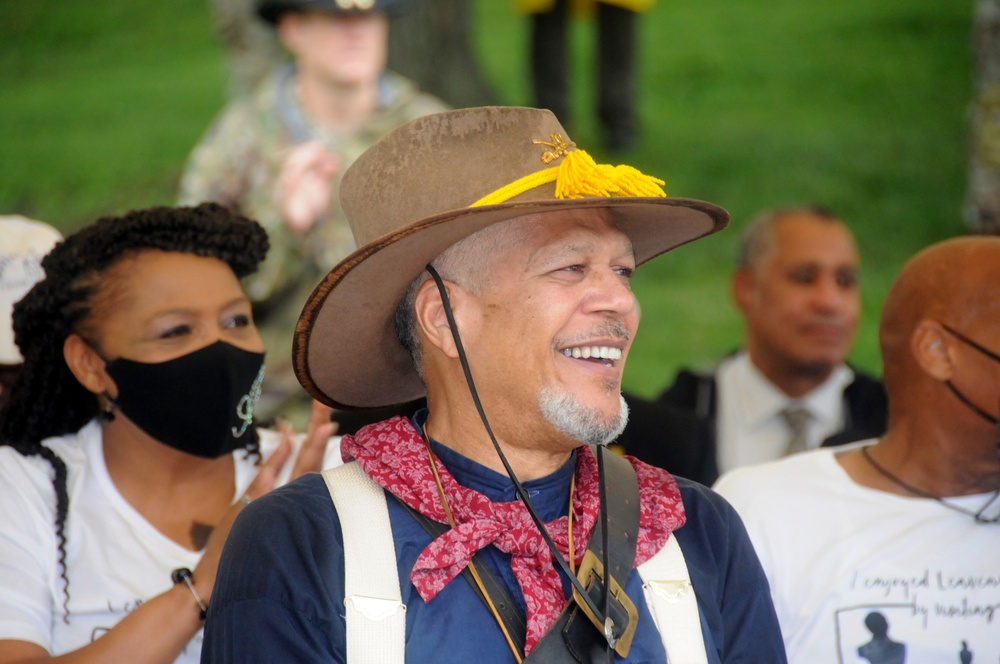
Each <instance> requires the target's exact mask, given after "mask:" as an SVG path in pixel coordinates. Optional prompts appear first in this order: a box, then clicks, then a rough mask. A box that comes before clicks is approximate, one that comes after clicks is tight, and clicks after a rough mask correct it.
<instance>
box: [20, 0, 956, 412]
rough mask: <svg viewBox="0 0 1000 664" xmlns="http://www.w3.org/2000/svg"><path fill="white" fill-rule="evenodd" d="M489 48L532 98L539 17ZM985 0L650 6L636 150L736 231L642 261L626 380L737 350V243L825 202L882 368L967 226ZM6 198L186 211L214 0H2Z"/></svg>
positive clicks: (486, 41)
mask: <svg viewBox="0 0 1000 664" xmlns="http://www.w3.org/2000/svg"><path fill="white" fill-rule="evenodd" d="M473 4H474V9H475V12H474V17H475V19H476V35H475V43H476V47H477V52H478V55H479V57H480V59H481V62H482V64H483V67H484V68H485V70H486V72H487V75H488V78H489V80H490V81H491V82H492V84H493V85H494V87H495V89H496V90H497V93H498V95H499V96H500V98H501V99H502V100H503V102H504V103H510V104H529V103H530V98H529V93H528V86H527V83H526V72H527V64H526V55H527V42H526V36H527V23H526V20H525V19H524V17H522V16H518V15H516V14H514V13H513V11H512V9H511V3H510V2H508V1H507V0H474V3H473ZM971 17H972V2H971V0H949V1H947V2H942V1H941V0H837V1H836V2H834V1H833V0H817V1H816V2H812V3H805V2H802V1H801V0H771V1H770V2H764V1H763V0H702V1H701V2H696V3H673V2H666V0H664V1H662V2H660V3H658V4H657V5H656V7H655V8H654V9H653V10H652V11H651V12H650V13H649V14H647V15H646V16H644V17H643V19H642V26H641V30H642V44H641V48H642V67H641V101H640V116H641V121H642V129H643V133H642V137H641V141H640V143H639V144H638V145H637V147H636V149H635V150H634V151H633V152H632V153H631V154H629V155H627V156H625V157H622V158H621V160H622V161H626V162H627V163H631V164H632V165H634V166H637V167H638V168H640V169H642V170H644V171H646V172H649V173H653V174H656V175H659V176H661V177H664V178H665V179H666V180H667V189H668V193H670V194H671V195H674V196H688V197H693V198H703V199H706V200H710V201H713V202H715V203H718V204H720V205H722V206H723V207H725V208H727V209H728V210H729V211H730V212H731V213H732V215H733V223H732V225H731V228H730V229H729V230H727V231H725V232H723V233H721V234H719V235H717V236H715V237H712V238H709V239H706V240H703V241H701V242H698V243H695V244H693V245H691V246H688V247H684V248H682V249H680V250H678V251H677V252H676V253H674V254H671V255H670V256H668V257H666V258H664V259H660V260H658V261H656V262H654V263H652V264H650V265H648V266H646V267H644V268H642V269H641V270H640V271H639V274H638V276H637V277H636V279H635V290H636V292H637V293H638V295H639V298H640V300H641V302H642V306H643V324H642V327H641V328H640V334H639V337H638V338H637V341H636V347H635V350H634V352H633V356H632V361H631V362H630V365H629V368H628V372H627V375H626V384H627V386H628V387H629V388H631V389H633V390H637V391H639V392H642V393H645V394H652V393H654V392H656V391H658V390H659V389H660V388H661V387H662V386H663V385H664V384H666V383H667V382H668V381H669V379H670V377H671V376H672V374H673V372H674V370H675V369H676V368H677V367H678V366H679V365H682V364H687V365H696V366H698V365H700V366H704V365H707V364H710V363H711V362H712V361H714V360H715V359H716V358H717V357H718V356H719V355H720V354H722V353H724V352H726V351H727V350H730V349H732V348H734V347H735V346H736V345H737V344H738V343H739V339H740V336H741V325H740V320H739V318H738V316H737V314H736V312H735V309H734V307H733V306H732V305H731V303H730V301H729V296H728V278H729V275H730V272H731V266H732V256H733V253H734V247H735V244H736V238H737V234H738V232H739V231H740V229H741V228H742V226H743V225H744V224H745V223H746V221H747V219H748V218H750V217H751V216H753V215H754V214H756V213H757V212H758V211H760V210H762V209H765V208H768V207H773V206H777V205H786V204H792V203H801V202H818V203H823V204H825V205H828V206H830V207H832V208H833V209H834V210H836V211H837V212H838V213H839V214H840V215H841V216H842V217H843V218H844V219H845V220H847V221H848V223H849V224H850V225H851V226H852V227H853V228H854V230H855V232H856V233H857V235H858V238H859V241H860V244H861V249H862V260H863V291H864V317H863V323H862V328H861V331H860V334H859V340H858V344H857V347H856V349H855V352H854V354H853V356H852V359H853V360H854V361H855V362H856V363H858V364H859V365H860V366H862V367H864V368H867V369H870V370H873V371H879V370H880V364H879V358H878V350H877V346H876V342H875V331H876V328H877V318H878V312H879V309H880V304H881V302H882V300H883V298H884V297H885V293H886V292H887V290H888V288H889V285H890V284H891V282H892V279H893V278H894V276H895V274H896V273H897V271H898V269H899V267H900V266H901V265H902V263H903V262H904V261H905V260H906V258H907V257H908V256H910V255H912V254H913V253H914V252H915V251H916V250H918V249H919V248H921V247H923V246H925V245H926V244H928V243H930V242H933V241H936V240H938V239H942V238H944V237H947V236H950V235H954V234H957V233H961V232H963V230H964V229H963V227H962V225H961V223H960V222H959V212H958V211H959V209H960V204H961V198H962V195H963V189H964V186H965V154H966V119H965V113H966V108H967V105H968V102H969V95H970V92H971V73H970V57H969V52H970V44H969V35H970V30H971ZM0 24H2V25H4V37H3V47H2V48H0V86H2V87H0V89H2V90H3V91H4V103H3V104H0V173H2V177H0V210H3V211H8V212H20V213H24V214H28V215H30V216H34V217H37V218H40V219H44V220H47V221H50V222H52V223H55V224H56V225H58V226H60V227H61V228H64V229H67V230H70V229H74V228H77V227H79V226H80V225H82V224H85V223H88V222H89V221H92V220H93V219H94V218H95V217H97V216H99V215H102V214H107V213H117V212H121V211H123V210H126V209H129V208H132V207H138V206H146V205H153V204H162V203H170V202H172V200H173V197H174V193H175V190H176V183H177V178H178V175H179V173H180V169H181V167H182V164H183V161H184V158H185V156H186V154H187V152H188V150H189V149H190V147H191V146H192V145H194V143H195V142H196V141H197V139H198V137H199V136H200V134H201V133H202V132H203V131H204V129H205V127H206V126H207V124H208V123H209V121H210V120H211V118H212V116H213V115H214V114H215V113H216V112H217V110H218V109H219V108H220V106H221V104H222V103H223V100H224V93H225V69H224V67H225V64H224V60H223V54H222V51H221V49H220V47H219V46H218V45H217V44H216V42H215V41H214V36H213V33H212V29H211V25H210V21H209V11H208V2H207V1H206V0H174V2H171V3H157V2H152V0H130V1H126V0H104V2H100V3H78V2H73V1H72V0H50V1H49V2H46V3H37V2H3V3H0ZM592 27H593V26H592V25H591V24H589V23H587V22H583V21H581V22H579V23H578V24H577V25H575V27H574V34H573V37H574V47H575V58H574V65H575V72H576V77H575V82H576V83H577V85H576V86H575V87H574V93H573V94H574V102H575V106H576V107H577V112H576V117H575V121H574V124H573V125H572V127H571V131H572V136H573V139H574V140H575V141H576V142H577V143H578V144H580V145H581V147H584V148H585V149H587V150H588V151H590V152H591V153H593V154H594V155H595V156H597V157H599V158H601V157H604V158H606V155H602V150H601V147H600V141H599V136H600V134H599V131H598V127H597V125H596V123H595V120H594V117H593V112H592V108H593V104H592V98H593V86H592V85H591V84H590V78H591V76H592V72H593V63H592V62H591V52H592V46H593V36H592V34H591V33H592V30H591V28H592Z"/></svg>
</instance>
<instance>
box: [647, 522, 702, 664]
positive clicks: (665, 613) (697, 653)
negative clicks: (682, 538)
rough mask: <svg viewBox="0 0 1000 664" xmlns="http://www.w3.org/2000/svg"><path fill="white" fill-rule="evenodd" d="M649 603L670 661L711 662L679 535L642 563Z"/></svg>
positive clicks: (686, 663)
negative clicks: (678, 538) (679, 542)
mask: <svg viewBox="0 0 1000 664" xmlns="http://www.w3.org/2000/svg"><path fill="white" fill-rule="evenodd" d="M639 576H640V577H642V583H643V585H642V590H643V593H644V594H645V597H646V606H648V607H649V612H650V613H651V614H652V616H653V622H655V623H656V628H657V629H658V630H659V632H660V638H661V639H663V647H664V648H665V649H666V651H667V661H668V662H670V663H671V664H708V655H707V653H706V652H705V639H704V636H703V635H702V633H701V617H700V616H699V614H698V599H697V598H696V597H695V594H694V588H693V587H692V586H691V577H690V575H689V574H688V568H687V563H685V562H684V553H683V552H682V551H681V547H680V545H679V544H678V543H677V537H676V536H674V535H671V536H670V539H668V540H667V544H666V546H664V547H663V548H662V549H660V551H659V552H658V553H657V554H656V555H655V556H653V557H652V558H650V559H649V560H647V561H646V562H644V563H643V564H642V565H640V566H639Z"/></svg>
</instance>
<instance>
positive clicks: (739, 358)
mask: <svg viewBox="0 0 1000 664" xmlns="http://www.w3.org/2000/svg"><path fill="white" fill-rule="evenodd" d="M715 380H716V385H717V388H718V392H717V394H718V396H717V399H718V416H717V417H716V425H717V427H718V434H717V436H716V443H715V447H716V460H717V461H718V464H719V472H721V473H725V472H726V471H728V470H733V469H734V468H740V467H741V466H749V465H751V464H755V463H761V462H764V461H772V460H774V459H778V458H781V457H782V456H784V455H785V451H786V449H787V447H788V440H789V438H790V436H791V430H790V429H789V427H788V424H787V422H786V421H785V419H784V418H783V417H782V415H781V411H782V410H783V409H784V408H785V407H787V406H798V407H800V408H804V409H805V410H806V411H808V412H809V420H808V424H807V425H806V448H807V449H816V448H817V447H819V446H820V444H821V443H822V442H823V441H824V440H825V439H826V438H828V437H829V436H831V435H833V434H834V433H836V432H838V431H840V430H841V429H843V428H844V421H845V415H844V389H845V388H846V387H847V386H848V385H850V384H851V381H853V380H854V372H853V371H851V369H850V368H848V367H846V366H844V365H841V366H839V367H837V368H836V369H834V370H833V373H831V374H830V377H829V378H827V379H826V380H825V381H824V382H823V384H821V385H819V386H818V387H816V388H815V389H814V390H812V391H811V392H809V394H806V395H805V396H803V397H799V398H798V399H792V398H791V397H789V396H788V395H787V394H785V393H784V392H782V391H781V390H780V389H779V388H778V387H777V386H775V385H774V384H773V383H772V382H771V381H769V380H768V379H767V378H766V377H765V376H764V374H762V373H761V372H760V370H759V369H757V367H755V366H754V365H753V362H751V361H750V356H749V354H748V353H747V352H746V351H742V352H740V353H737V354H736V355H733V356H732V357H728V358H726V359H725V360H723V361H722V362H721V363H720V364H719V367H718V369H716V371H715Z"/></svg>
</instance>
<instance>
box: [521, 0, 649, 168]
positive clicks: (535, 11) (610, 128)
mask: <svg viewBox="0 0 1000 664" xmlns="http://www.w3.org/2000/svg"><path fill="white" fill-rule="evenodd" d="M654 1H655V0H514V4H515V6H516V7H517V8H518V9H519V10H521V11H523V12H524V13H526V14H528V15H529V16H530V17H531V58H530V60H531V84H532V91H533V93H534V99H535V105H536V106H538V107H539V108H547V109H549V110H550V111H552V112H553V113H555V114H556V117H558V118H559V119H560V121H562V122H564V123H570V122H572V120H573V117H574V116H575V115H576V110H575V109H573V108H571V101H572V95H571V94H570V91H569V88H570V86H569V79H570V72H569V68H570V67H569V61H570V55H571V51H572V49H571V47H570V42H571V40H570V25H569V23H570V18H571V16H572V15H573V14H594V15H595V16H594V17H593V18H594V22H595V23H596V31H597V38H596V40H595V42H596V48H597V53H596V57H595V60H596V64H597V67H596V68H597V72H596V76H594V79H595V80H596V81H597V90H596V94H597V117H598V120H600V123H601V127H602V128H603V129H604V133H605V144H606V146H607V148H608V150H610V151H612V152H622V151H625V150H628V149H630V148H631V147H632V146H633V145H634V144H635V139H636V133H637V119H636V96H637V94H636V89H637V82H636V80H637V75H638V72H637V54H638V50H639V49H638V38H639V28H638V18H639V15H640V14H641V13H642V12H645V11H648V10H649V9H650V8H651V7H652V6H653V2H654Z"/></svg>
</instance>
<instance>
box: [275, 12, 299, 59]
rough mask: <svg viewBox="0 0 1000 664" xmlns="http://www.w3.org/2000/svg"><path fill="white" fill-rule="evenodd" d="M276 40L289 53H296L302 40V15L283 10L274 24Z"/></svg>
mask: <svg viewBox="0 0 1000 664" xmlns="http://www.w3.org/2000/svg"><path fill="white" fill-rule="evenodd" d="M274 31H275V34H277V35H278V41H280V42H281V44H282V46H284V47H285V49H286V50H287V51H288V52H289V53H291V54H292V55H297V54H298V52H299V43H300V42H301V40H302V16H301V15H300V14H298V13H296V12H285V13H284V14H282V15H281V17H280V18H279V19H278V24H277V25H276V26H274Z"/></svg>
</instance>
